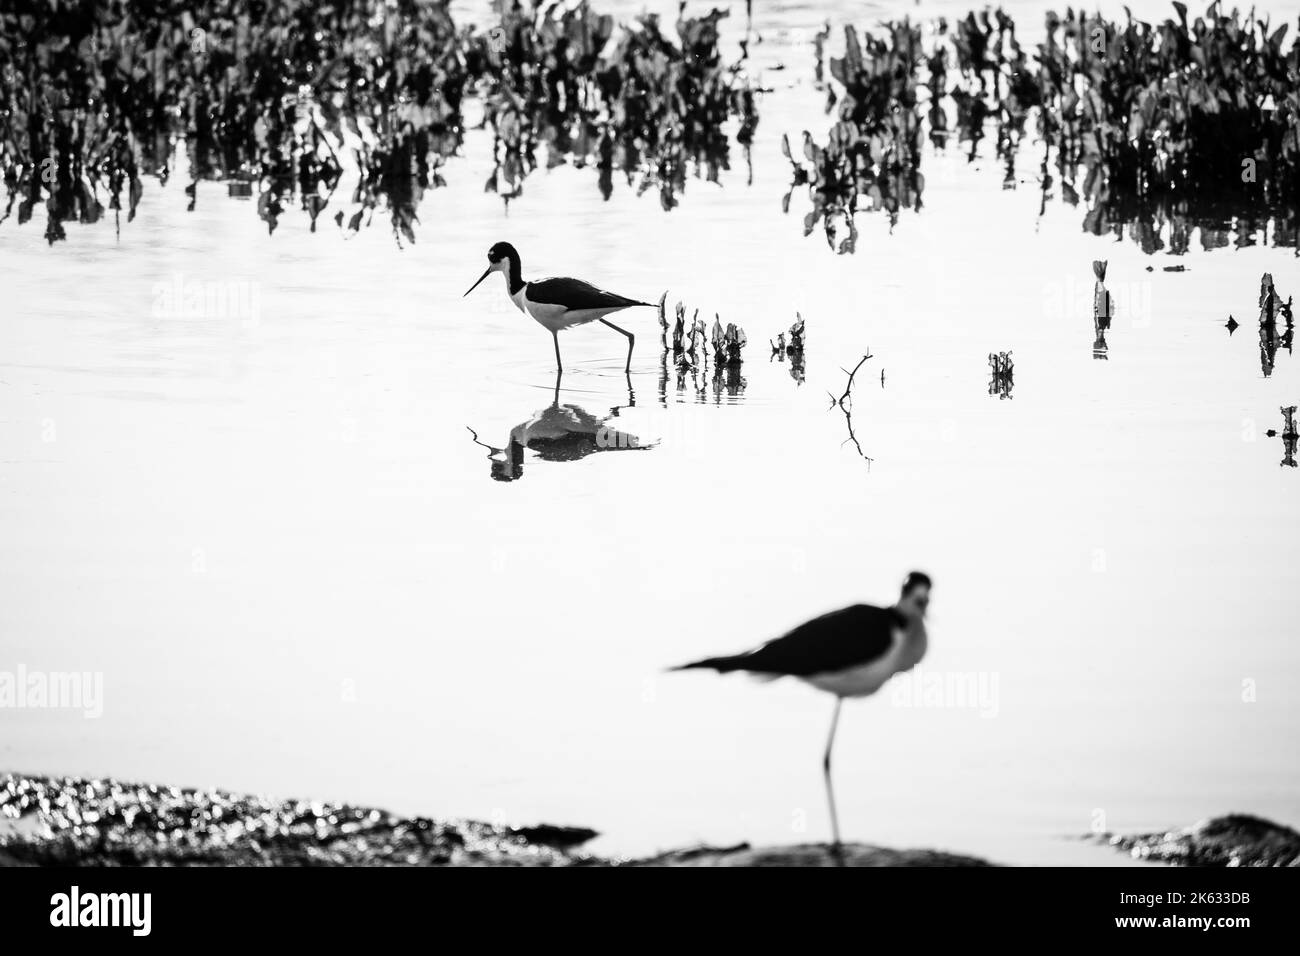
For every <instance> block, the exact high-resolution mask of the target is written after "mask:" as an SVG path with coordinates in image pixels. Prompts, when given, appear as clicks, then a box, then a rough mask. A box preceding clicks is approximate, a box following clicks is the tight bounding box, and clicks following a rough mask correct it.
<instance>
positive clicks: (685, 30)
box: [474, 0, 758, 209]
mask: <svg viewBox="0 0 1300 956" xmlns="http://www.w3.org/2000/svg"><path fill="white" fill-rule="evenodd" d="M685 8H686V4H685V3H684V2H683V3H682V4H681V8H680V13H679V16H678V20H677V23H676V33H677V37H676V41H675V42H674V41H673V40H672V39H670V38H669V37H668V36H666V35H665V34H664V32H663V31H662V29H661V27H660V22H659V17H658V16H657V15H654V14H647V15H644V16H642V17H640V18H639V19H638V20H636V21H635V22H634V23H632V24H628V25H626V26H625V27H622V28H619V27H617V26H616V24H615V22H614V19H613V17H610V16H604V15H598V14H596V13H594V12H593V11H592V10H591V8H590V6H589V5H588V3H587V2H586V0H581V2H580V3H578V4H576V5H569V6H565V7H557V6H556V5H551V6H545V5H543V4H533V3H531V2H518V0H494V9H495V10H496V12H497V15H498V17H499V23H498V25H496V26H495V27H493V28H492V29H491V30H490V31H489V33H488V34H486V35H482V36H479V37H478V38H477V39H476V47H475V57H474V60H475V62H481V63H482V64H483V69H482V70H481V79H480V81H479V83H478V89H479V91H480V93H481V94H482V95H483V97H484V100H485V120H486V122H487V123H488V124H490V125H491V127H492V129H493V133H494V140H495V144H494V157H495V161H496V168H495V169H494V171H493V173H492V176H491V177H490V178H489V179H488V183H487V188H488V189H489V190H491V191H494V192H498V193H500V194H501V196H502V198H504V199H506V200H507V201H509V200H510V199H512V198H514V197H516V196H518V195H519V194H520V192H521V191H522V188H523V181H524V179H525V177H527V175H528V174H529V173H530V172H531V171H532V170H533V169H535V168H536V167H537V165H538V159H537V156H536V147H537V146H538V145H539V144H544V145H545V147H546V162H547V164H548V166H556V165H559V164H562V163H565V162H572V163H574V164H575V165H578V166H587V165H592V166H595V167H596V169H597V170H598V171H599V174H600V175H599V177H598V184H599V188H600V190H601V193H602V194H603V195H604V197H605V198H606V199H608V198H609V197H610V195H611V194H612V191H613V171H614V169H616V168H617V169H620V170H622V171H623V173H624V175H625V176H626V177H627V181H628V184H629V185H633V184H634V183H635V181H636V180H637V178H638V177H639V179H640V182H639V183H636V189H637V192H638V194H639V193H644V192H646V191H648V190H650V189H658V191H659V197H660V203H661V204H662V206H663V208H664V209H671V208H673V207H674V206H675V205H677V202H678V200H677V195H678V194H679V193H681V192H682V191H683V190H684V189H685V186H686V179H687V173H688V171H689V170H690V169H691V168H694V169H696V170H697V173H698V174H700V175H703V176H704V178H706V179H708V180H709V181H711V182H716V181H717V180H718V178H719V175H720V173H721V172H722V171H723V170H725V169H728V168H729V163H730V156H729V153H730V142H729V137H728V135H727V132H726V126H727V124H728V123H729V122H730V121H732V120H735V121H736V123H737V126H738V129H737V132H736V141H737V142H738V143H739V144H741V146H742V147H743V148H744V149H745V151H746V153H747V152H748V149H749V144H750V143H751V142H752V139H753V134H754V129H755V127H756V126H757V124H758V113H757V108H756V104H755V91H754V89H753V88H752V87H751V86H750V85H749V83H748V82H747V81H746V80H745V78H744V74H743V58H742V60H741V61H738V62H736V63H726V62H725V61H724V60H723V57H722V54H721V51H720V49H719V36H718V22H719V21H720V20H722V19H723V18H725V17H726V16H727V15H728V13H727V11H725V10H713V11H712V12H710V13H708V14H707V15H705V16H702V17H688V16H686V12H685Z"/></svg>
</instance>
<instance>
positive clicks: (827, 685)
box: [673, 571, 930, 858]
mask: <svg viewBox="0 0 1300 956" xmlns="http://www.w3.org/2000/svg"><path fill="white" fill-rule="evenodd" d="M929 604H930V578H929V576H928V575H925V574H922V573H921V572H920V571H913V572H912V573H911V574H909V575H908V576H907V580H906V581H905V582H904V583H903V590H902V593H901V594H900V595H899V598H898V603H897V604H895V605H894V606H893V607H888V608H880V607H872V606H871V605H869V604H855V605H853V606H852V607H846V608H843V609H841V610H839V611H832V612H830V613H829V614H823V615H822V616H821V617H818V618H814V619H813V620H811V621H808V622H807V623H806V624H801V625H799V626H798V627H796V628H795V629H794V630H793V631H791V632H790V633H789V634H786V635H785V636H784V637H778V638H777V639H776V640H774V641H768V642H767V643H766V644H764V645H763V646H762V647H759V648H756V649H755V650H752V651H749V652H747V653H744V654H735V655H732V656H730V657H709V658H705V659H704V660H700V661H694V662H692V663H690V664H683V665H681V666H680V667H675V668H673V669H674V670H688V669H691V668H697V667H699V668H707V669H710V670H715V671H717V672H718V673H720V674H727V673H730V672H732V671H745V672H747V673H749V674H751V675H753V676H755V677H758V678H760V679H762V680H775V679H777V678H779V677H797V678H798V679H799V680H801V681H804V682H805V683H808V684H811V685H812V686H813V687H816V688H818V689H819V690H824V691H826V692H827V693H830V694H834V695H835V713H834V716H833V717H832V718H831V732H830V736H829V738H828V739H827V741H826V754H825V756H824V757H823V759H822V772H823V774H824V776H825V782H826V802H827V804H828V805H829V807H830V814H831V833H832V835H833V836H834V840H835V842H834V846H833V852H834V853H835V854H836V856H837V858H839V857H840V824H839V819H838V817H837V815H836V813H835V792H834V790H833V788H832V786H831V748H832V747H833V746H834V745H835V727H836V725H837V724H838V723H839V720H840V704H841V703H842V702H843V700H844V698H845V697H866V696H868V695H870V694H874V693H875V692H876V691H878V690H879V689H880V688H881V686H883V685H884V683H885V682H886V681H887V680H889V678H891V677H893V676H894V675H895V674H898V673H901V672H903V671H908V670H911V669H912V668H913V667H915V666H916V665H917V664H919V663H920V662H921V658H922V657H924V656H925V650H926V643H927V637H926V632H925V612H926V608H927V607H929Z"/></svg>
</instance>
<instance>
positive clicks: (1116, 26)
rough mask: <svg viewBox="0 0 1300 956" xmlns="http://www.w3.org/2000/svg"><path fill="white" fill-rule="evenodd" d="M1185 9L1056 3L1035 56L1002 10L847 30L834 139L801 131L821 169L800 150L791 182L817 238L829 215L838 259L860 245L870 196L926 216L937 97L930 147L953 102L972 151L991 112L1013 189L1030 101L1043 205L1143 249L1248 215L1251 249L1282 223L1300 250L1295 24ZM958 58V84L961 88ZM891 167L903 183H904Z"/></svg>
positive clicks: (1175, 242) (1212, 234) (835, 69)
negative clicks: (875, 32)
mask: <svg viewBox="0 0 1300 956" xmlns="http://www.w3.org/2000/svg"><path fill="white" fill-rule="evenodd" d="M1174 6H1175V8H1176V10H1177V20H1173V19H1166V20H1165V21H1164V22H1163V23H1161V24H1159V25H1152V24H1148V23H1144V22H1142V21H1140V20H1135V19H1133V18H1132V17H1131V16H1129V17H1128V18H1127V19H1126V20H1125V21H1123V22H1114V23H1112V22H1110V21H1107V20H1106V19H1104V18H1102V17H1099V16H1095V15H1089V14H1085V13H1082V12H1080V13H1075V12H1073V11H1067V14H1066V16H1065V17H1064V18H1062V17H1058V16H1057V15H1056V14H1054V13H1050V12H1049V13H1048V14H1047V24H1046V26H1047V30H1046V40H1045V42H1044V43H1043V44H1041V45H1040V46H1039V47H1038V50H1037V53H1036V55H1035V56H1033V57H1028V56H1026V55H1025V53H1024V51H1023V50H1022V49H1021V47H1020V45H1019V43H1018V42H1017V41H1016V38H1015V26H1014V24H1013V22H1012V21H1011V18H1010V17H1008V16H1007V15H1006V14H1004V13H1003V12H1002V11H1001V10H998V11H994V12H991V13H990V12H988V11H985V12H983V13H980V14H971V15H968V16H967V17H966V18H965V19H964V20H961V21H959V22H957V24H956V27H955V29H953V30H949V29H948V26H947V24H946V22H945V21H943V20H940V21H939V22H938V28H937V30H936V31H935V37H936V38H935V39H934V41H933V42H931V43H930V44H929V47H928V49H926V50H924V51H923V50H922V49H921V46H922V44H921V30H920V28H918V27H914V26H912V25H911V24H909V23H908V22H907V21H903V22H902V23H889V24H885V25H883V27H882V30H881V35H880V37H878V38H868V39H867V40H866V41H865V46H864V45H863V44H860V43H859V41H858V39H857V36H856V34H855V33H854V31H853V30H852V28H849V29H847V30H846V38H845V48H846V49H845V56H844V58H843V59H842V60H834V59H832V61H831V73H832V75H833V76H834V77H835V79H836V80H837V81H839V82H840V84H841V85H842V86H843V87H844V98H843V100H841V102H840V104H839V118H838V122H837V123H836V124H835V125H834V126H833V127H832V128H831V130H830V131H829V134H828V138H827V142H826V144H825V146H822V145H819V144H818V143H816V142H815V141H814V140H813V139H812V137H811V136H809V135H808V134H805V145H804V159H805V160H806V161H807V162H808V163H811V168H808V167H807V166H805V165H804V161H802V160H798V161H796V160H793V159H792V162H793V163H794V165H795V173H794V178H795V185H800V184H804V183H807V184H808V185H809V187H810V192H811V198H812V203H813V211H812V212H811V213H809V216H808V218H806V219H805V223H804V225H805V232H810V231H811V230H812V228H813V227H815V225H816V223H817V222H818V221H819V220H824V228H825V230H826V235H827V239H828V241H830V242H831V244H832V246H834V245H835V239H836V235H837V233H838V232H839V231H841V230H847V232H848V237H847V238H846V239H845V240H843V241H841V242H840V243H839V251H840V252H850V251H852V249H853V239H854V232H853V224H852V221H851V220H852V216H853V214H854V213H855V212H856V211H857V210H858V209H859V207H860V206H861V205H862V200H863V199H864V198H869V199H870V200H871V203H872V207H873V208H884V209H887V210H888V211H889V214H890V221H891V225H892V224H893V223H894V222H895V221H896V219H897V210H898V208H899V206H911V207H912V208H917V209H919V208H920V190H921V187H922V186H923V180H922V178H921V176H920V156H919V151H918V150H917V144H918V143H919V141H920V138H919V133H918V131H917V125H918V124H919V122H920V117H921V112H922V109H921V105H918V104H919V103H921V104H924V105H925V106H927V109H926V110H925V119H926V122H927V123H928V126H929V129H930V136H931V139H932V140H934V141H935V143H936V144H937V145H943V144H944V143H945V142H946V141H947V139H948V138H949V136H950V135H951V132H952V131H951V130H950V129H949V125H948V123H949V118H948V112H947V108H946V106H945V104H948V103H951V105H952V107H953V108H954V109H955V112H956V133H957V136H958V139H959V140H960V141H962V142H968V143H970V149H969V152H968V158H969V159H974V158H975V156H976V150H977V147H978V144H979V142H980V140H981V139H982V138H983V137H984V135H985V126H986V120H988V119H992V121H993V122H994V124H995V128H996V132H997V146H996V152H997V155H998V157H999V158H1001V159H1002V160H1003V161H1004V162H1005V165H1006V175H1005V178H1004V186H1006V187H1007V188H1014V187H1015V183H1016V179H1015V173H1014V164H1015V159H1016V154H1017V151H1018V150H1019V148H1020V145H1021V140H1022V137H1023V131H1024V127H1025V124H1026V120H1027V118H1028V117H1029V115H1030V112H1031V111H1033V113H1034V115H1036V117H1037V122H1036V133H1037V135H1038V138H1039V139H1040V140H1041V141H1042V142H1043V143H1044V153H1043V157H1042V160H1041V181H1042V189H1043V203H1044V207H1045V205H1046V202H1047V199H1048V198H1049V196H1051V195H1053V194H1054V191H1055V190H1056V189H1057V186H1058V184H1059V191H1060V194H1061V195H1062V197H1063V198H1064V199H1065V201H1066V202H1068V203H1070V204H1076V203H1078V202H1079V201H1080V199H1083V200H1084V201H1086V203H1087V205H1088V211H1087V214H1086V217H1085V220H1084V229H1085V230H1086V231H1089V232H1092V233H1095V234H1098V235H1101V234H1105V233H1108V232H1112V233H1114V234H1116V235H1117V236H1118V235H1122V234H1123V233H1124V231H1125V227H1126V225H1127V229H1128V232H1129V234H1130V235H1131V236H1132V238H1133V239H1134V240H1135V241H1136V242H1138V243H1139V245H1140V246H1141V247H1142V249H1143V250H1144V251H1146V252H1148V253H1150V252H1154V251H1156V250H1158V249H1162V248H1165V246H1166V244H1167V245H1168V248H1169V249H1170V251H1171V252H1174V253H1182V252H1185V251H1186V250H1187V248H1188V246H1189V243H1190V235H1191V229H1192V228H1193V227H1195V226H1200V227H1201V242H1202V244H1203V245H1204V246H1205V247H1206V248H1207V249H1213V248H1217V247H1220V246H1225V245H1227V244H1228V243H1229V241H1230V238H1229V235H1230V233H1229V231H1230V228H1231V227H1232V224H1233V223H1234V222H1235V223H1236V226H1237V229H1238V238H1237V243H1238V245H1249V244H1253V243H1254V242H1255V235H1256V234H1257V233H1258V232H1259V230H1260V229H1261V228H1262V227H1263V226H1265V225H1266V224H1267V221H1268V219H1269V218H1274V241H1275V243H1276V244H1278V245H1287V246H1294V245H1296V242H1297V231H1298V230H1297V221H1296V213H1295V209H1296V205H1297V190H1298V184H1300V44H1297V43H1295V42H1293V43H1292V45H1291V48H1290V50H1289V51H1288V50H1287V49H1285V45H1284V44H1285V38H1286V32H1287V30H1286V26H1285V25H1284V26H1282V27H1280V28H1279V29H1277V30H1272V28H1271V27H1270V25H1269V24H1268V23H1267V21H1265V22H1260V21H1258V20H1256V19H1255V18H1254V15H1253V13H1251V14H1247V15H1245V16H1242V15H1240V14H1238V13H1237V12H1236V11H1235V10H1234V11H1233V12H1232V14H1231V15H1224V14H1223V13H1222V12H1221V10H1220V9H1219V8H1218V6H1217V5H1214V6H1211V7H1210V9H1209V10H1207V12H1206V15H1205V17H1204V18H1196V19H1195V20H1194V21H1192V22H1190V23H1189V21H1188V18H1187V11H1186V7H1185V6H1184V5H1183V4H1181V3H1175V4H1174ZM950 64H951V65H952V66H954V67H955V70H956V79H957V85H955V86H953V87H952V88H951V89H949V88H948V76H949V73H950V69H949V67H950ZM922 65H924V67H925V72H927V73H928V80H927V81H926V82H925V83H923V84H922V83H920V82H919V75H920V73H921V66H922ZM918 94H923V95H920V96H918ZM786 151H787V155H788V154H789V149H788V146H787V149H786ZM891 171H893V172H897V173H904V174H906V176H905V178H904V179H903V180H902V181H901V182H900V181H899V180H897V179H895V178H891V177H890V176H889V175H888V173H890V172H891ZM894 185H897V186H898V187H899V188H898V189H896V190H895V191H893V192H892V193H891V192H890V190H889V189H888V188H887V187H889V186H894ZM908 185H912V186H914V187H915V194H914V195H912V194H911V193H909V192H908V190H907V188H906V187H907V186H908ZM908 200H911V201H908ZM788 203H789V196H787V197H786V205H787V208H788ZM1166 234H1167V239H1166V238H1165V235H1166Z"/></svg>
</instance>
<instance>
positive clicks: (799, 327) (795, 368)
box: [768, 312, 808, 385]
mask: <svg viewBox="0 0 1300 956" xmlns="http://www.w3.org/2000/svg"><path fill="white" fill-rule="evenodd" d="M789 335H790V341H789V342H788V343H787V342H786V333H785V332H778V333H777V336H776V341H775V342H772V341H771V340H770V339H769V340H768V344H770V345H771V346H772V358H774V359H776V360H777V361H778V362H784V361H785V359H786V356H787V355H788V356H789V357H790V377H791V378H792V379H794V380H795V382H796V383H797V384H799V385H802V384H803V383H804V381H805V380H806V378H807V375H808V369H807V365H806V364H805V362H804V321H803V316H802V315H801V314H800V313H798V312H796V313H795V320H794V324H793V325H791V326H790V332H789Z"/></svg>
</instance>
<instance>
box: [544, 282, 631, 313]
mask: <svg viewBox="0 0 1300 956" xmlns="http://www.w3.org/2000/svg"><path fill="white" fill-rule="evenodd" d="M528 298H529V301H532V302H539V303H542V304H546V305H564V306H568V307H569V308H570V309H626V308H627V307H629V306H633V305H649V304H650V303H649V302H639V301H637V300H636V299H629V298H628V297H627V296H623V295H616V294H615V293H613V292H606V291H605V290H604V289H598V288H596V287H595V286H594V285H592V284H591V283H590V282H584V281H583V280H582V279H570V278H567V277H560V278H555V279H539V280H537V281H536V282H530V283H528Z"/></svg>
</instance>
